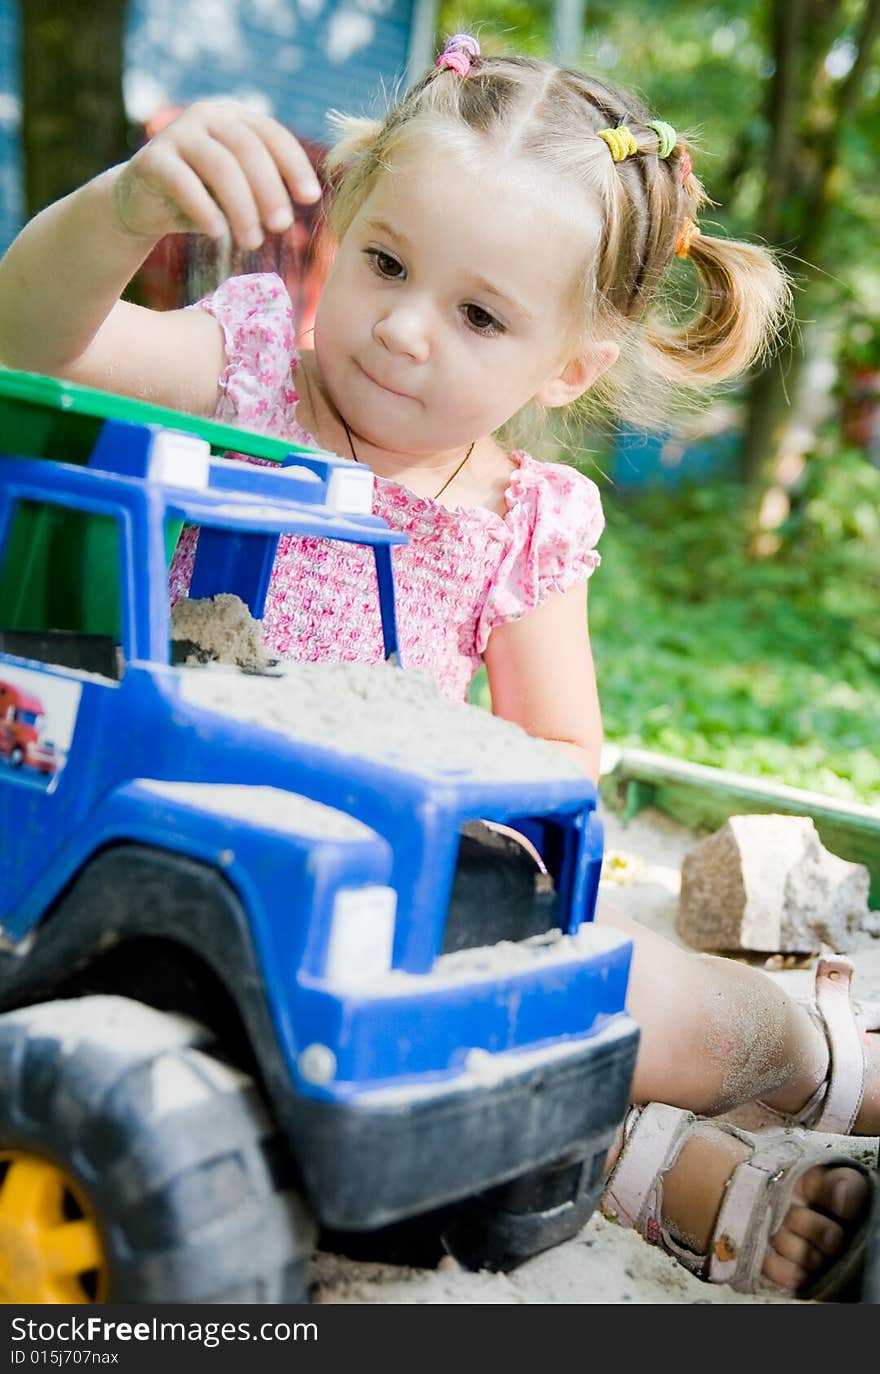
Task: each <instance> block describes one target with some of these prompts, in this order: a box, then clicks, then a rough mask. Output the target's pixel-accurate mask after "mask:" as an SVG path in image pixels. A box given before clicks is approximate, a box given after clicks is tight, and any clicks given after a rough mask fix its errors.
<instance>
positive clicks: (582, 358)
mask: <svg viewBox="0 0 880 1374" xmlns="http://www.w3.org/2000/svg"><path fill="white" fill-rule="evenodd" d="M619 355H620V348H619V347H618V345H617V344H616V343H612V342H611V340H610V339H606V340H603V341H602V342H601V343H596V344H593V346H592V347H591V348H590V351H589V352H588V353H581V354H580V355H579V356H578V357H577V358H570V359H569V361H568V362H567V363H566V364H565V366H564V367H563V369H562V371H561V372H557V373H555V374H554V375H553V376H552V377H548V378H547V380H546V382H544V383H542V385H541V386H540V387H539V388H538V391H537V392H536V393H535V400H536V401H537V402H538V405H541V406H544V407H545V408H546V409H547V410H553V409H555V407H557V406H567V405H570V404H571V402H572V401H576V400H577V398H578V396H583V394H584V392H585V391H589V389H590V387H591V386H592V385H593V383H594V382H595V381H596V380H597V378H599V377H601V376H602V373H603V372H605V371H606V369H607V368H609V367H611V365H612V363H616V362H617V359H618V357H619Z"/></svg>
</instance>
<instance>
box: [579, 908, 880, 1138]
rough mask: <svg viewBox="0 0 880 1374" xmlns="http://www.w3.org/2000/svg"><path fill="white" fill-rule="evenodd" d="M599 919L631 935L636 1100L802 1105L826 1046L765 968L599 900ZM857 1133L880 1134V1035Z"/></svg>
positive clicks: (714, 1109)
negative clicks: (698, 949) (700, 950)
mask: <svg viewBox="0 0 880 1374" xmlns="http://www.w3.org/2000/svg"><path fill="white" fill-rule="evenodd" d="M597 920H599V921H600V922H602V923H603V924H607V925H614V926H616V927H617V928H618V929H619V930H621V931H623V932H624V933H625V934H626V935H628V936H629V937H630V939H631V940H632V942H633V958H632V966H631V971H630V979H629V991H628V995H627V1005H628V1007H629V1010H630V1012H631V1014H632V1016H633V1017H634V1018H635V1020H636V1021H637V1022H638V1023H639V1025H640V1026H641V1029H642V1035H641V1040H640V1043H639V1052H638V1056H637V1059H636V1068H635V1076H634V1081H633V1101H634V1102H666V1103H668V1104H669V1105H670V1106H674V1107H686V1108H688V1109H689V1110H690V1111H693V1112H698V1113H699V1114H701V1115H705V1116H713V1115H716V1114H718V1113H719V1112H725V1111H730V1110H731V1109H732V1108H733V1107H736V1106H740V1105H741V1104H743V1103H745V1102H751V1101H754V1100H755V1099H760V1100H761V1101H764V1102H766V1103H768V1105H769V1106H771V1107H775V1108H776V1109H777V1110H778V1111H783V1112H797V1111H798V1110H799V1109H800V1108H801V1107H802V1106H803V1105H804V1103H805V1102H807V1101H808V1100H809V1098H810V1097H811V1096H812V1094H813V1093H814V1092H815V1090H816V1088H817V1087H818V1086H819V1084H820V1083H821V1082H823V1080H824V1079H825V1076H826V1074H827V1072H828V1045H827V1042H826V1039H825V1036H824V1035H823V1034H822V1032H821V1031H820V1030H819V1028H818V1026H817V1025H816V1023H815V1022H814V1021H813V1019H812V1017H811V1016H810V1014H809V1013H808V1012H807V1010H806V1009H805V1008H804V1007H803V1006H801V1005H800V1003H798V1002H796V1001H794V1000H793V999H792V998H791V997H789V996H788V995H787V994H786V993H785V992H784V991H783V990H782V988H780V987H779V985H778V984H777V983H775V982H774V981H773V980H772V979H771V978H768V977H767V976H766V974H764V973H762V972H761V971H760V970H759V969H752V968H749V967H748V965H746V964H739V963H736V962H735V961H734V960H732V959H724V958H716V957H715V956H712V955H705V954H696V953H692V952H691V951H689V950H685V949H681V948H680V947H679V946H678V945H675V944H673V942H672V941H671V940H666V939H664V938H663V936H662V935H658V934H657V933H656V932H655V931H652V930H649V929H648V928H647V927H646V926H643V925H640V924H639V923H638V922H637V921H633V920H632V919H630V917H628V916H626V915H624V914H623V913H622V912H619V911H616V910H614V909H613V908H611V907H608V906H607V905H604V904H600V907H599V910H598V912H597ZM867 1042H868V1043H867V1054H868V1075H867V1081H866V1086H865V1096H864V1102H863V1106H862V1109H861V1111H860V1113H859V1116H858V1117H857V1119H856V1123H855V1132H856V1133H858V1134H862V1135H876V1134H880V1036H877V1035H870V1036H868V1037H867Z"/></svg>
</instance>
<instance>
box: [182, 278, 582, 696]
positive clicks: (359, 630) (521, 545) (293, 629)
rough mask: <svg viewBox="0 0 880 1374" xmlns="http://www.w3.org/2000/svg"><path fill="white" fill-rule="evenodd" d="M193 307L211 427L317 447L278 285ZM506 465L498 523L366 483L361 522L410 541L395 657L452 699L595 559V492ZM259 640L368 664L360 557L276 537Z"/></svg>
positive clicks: (230, 284) (369, 561)
mask: <svg viewBox="0 0 880 1374" xmlns="http://www.w3.org/2000/svg"><path fill="white" fill-rule="evenodd" d="M193 308H194V309H203V310H207V311H209V312H210V313H211V314H212V315H214V317H215V318H216V319H217V320H219V322H220V324H221V325H222V327H223V331H224V334H225V338H226V356H227V359H228V362H227V366H226V368H225V369H224V371H223V374H222V376H221V377H220V399H219V401H218V404H217V409H216V411H215V418H216V419H218V420H223V421H225V422H226V423H232V424H238V425H240V426H241V427H242V428H246V429H253V430H258V431H260V432H262V433H266V434H273V435H278V436H280V437H284V438H288V439H291V440H292V441H293V442H295V443H297V444H306V445H309V446H311V447H320V445H318V444H317V442H316V440H315V439H314V438H313V437H312V435H310V434H308V433H307V432H306V430H304V429H303V428H302V426H301V425H300V424H298V423H297V419H296V409H297V403H298V401H299V397H298V395H297V391H296V387H295V385H294V382H295V377H296V370H297V368H298V366H299V355H298V352H297V349H296V345H295V343H294V327H293V314H292V308H291V302H290V298H289V296H288V294H287V291H286V289H285V287H284V283H283V282H282V281H281V278H280V277H278V276H276V275H274V274H273V273H257V274H254V275H251V276H242V277H232V278H230V279H229V280H228V281H226V282H224V284H223V285H222V286H221V287H220V288H219V289H218V290H217V291H215V292H214V294H213V295H212V296H209V297H207V298H206V299H205V300H203V301H199V302H198V305H197V306H194V307H193ZM231 456H233V455H231ZM511 458H512V460H513V462H514V463H515V468H514V471H513V475H512V477H511V480H510V484H509V486H508V488H507V492H506V502H507V513H506V514H505V515H504V516H501V515H498V514H496V513H495V512H494V511H491V510H488V509H484V508H482V507H479V508H466V507H458V508H456V509H455V510H450V509H448V508H447V507H446V506H443V505H440V504H439V503H437V502H435V501H433V500H431V499H430V498H426V497H422V496H416V495H415V494H414V493H413V492H411V491H410V490H409V488H408V487H405V486H403V485H402V484H401V483H399V482H392V481H389V480H388V479H387V478H383V477H376V479H375V495H374V501H373V513H374V514H375V515H381V516H382V517H383V518H384V519H385V520H387V522H388V524H389V525H391V526H392V527H393V528H394V529H398V530H403V531H404V532H405V533H406V534H407V535H409V543H408V544H407V545H402V546H400V547H398V548H395V549H394V552H393V561H394V570H395V582H396V590H397V608H398V629H399V636H400V649H401V659H402V661H403V663H404V665H405V666H406V667H407V668H423V669H426V670H427V671H428V672H429V673H431V674H432V675H433V676H434V678H436V680H437V682H438V684H439V686H440V688H441V690H442V691H443V692H444V693H445V694H446V695H447V696H448V697H451V698H452V700H454V701H463V700H465V699H466V697H467V693H468V688H469V686H470V683H471V680H472V678H473V676H474V674H475V672H476V671H477V669H478V668H479V666H480V663H481V660H482V654H483V651H484V650H485V648H486V644H487V642H488V639H489V635H490V634H491V632H492V630H493V629H494V628H495V626H496V625H503V624H504V623H505V622H506V621H510V620H516V619H518V618H519V617H520V616H522V615H525V614H526V613H527V612H528V611H531V610H533V609H534V608H535V607H536V606H538V605H540V603H541V602H542V601H543V600H544V599H545V597H546V596H547V595H548V593H549V592H550V591H552V590H558V591H565V590H566V589H567V588H569V587H571V586H573V585H574V584H575V583H577V582H579V581H581V580H583V579H584V578H586V577H589V575H590V574H591V573H592V572H593V570H594V568H595V567H596V566H597V565H598V562H599V555H598V553H597V552H596V550H595V548H594V545H595V543H596V541H597V539H598V538H599V535H600V534H601V532H602V527H603V523H604V522H603V516H602V507H601V502H600V499H599V492H598V489H597V488H596V485H595V483H594V482H591V481H590V480H589V478H587V477H584V476H583V475H582V474H581V473H579V472H577V471H575V470H574V469H573V468H569V467H566V466H564V465H559V464H555V463H539V462H537V461H536V460H535V459H534V458H531V457H530V456H529V455H528V454H527V453H525V452H521V451H520V452H516V453H513V454H511ZM197 539H198V530H196V529H187V530H184V532H183V535H182V536H181V540H180V543H179V544H178V548H177V551H176V553H175V555H174V558H173V560H172V564H171V571H170V588H171V599H172V603H173V602H175V601H176V600H178V598H179V597H181V596H185V595H186V593H187V588H188V587H189V582H190V578H191V576H192V566H193V558H194V555H195V548H196V541H197ZM263 638H264V640H265V643H266V646H267V648H268V649H269V651H270V652H271V653H273V654H274V655H275V656H276V657H278V658H290V659H298V660H308V661H312V662H318V661H327V660H333V661H337V662H338V661H340V660H343V661H357V662H361V663H378V662H381V659H382V635H381V628H380V618H379V603H378V595H377V589H376V574H375V564H374V561H373V555H372V551H371V550H370V549H367V548H363V547H360V546H358V545H352V544H343V543H337V542H335V541H332V540H325V539H318V538H314V537H311V536H310V537H305V538H303V537H299V536H295V535H282V536H281V539H280V540H279V544H278V555H277V558H276V562H275V568H274V572H273V574H272V580H271V583H270V585H269V592H268V595H267V598H266V607H265V613H264V617H263Z"/></svg>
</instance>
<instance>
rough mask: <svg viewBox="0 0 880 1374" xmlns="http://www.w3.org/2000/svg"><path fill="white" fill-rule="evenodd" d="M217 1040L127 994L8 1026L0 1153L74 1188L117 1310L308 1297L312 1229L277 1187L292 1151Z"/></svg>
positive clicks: (3, 1044)
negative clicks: (51, 1171)
mask: <svg viewBox="0 0 880 1374" xmlns="http://www.w3.org/2000/svg"><path fill="white" fill-rule="evenodd" d="M208 1042H209V1032H208V1031H206V1030H205V1029H204V1028H203V1027H201V1026H199V1025H198V1024H197V1023H196V1022H194V1021H191V1020H189V1019H187V1018H185V1017H183V1016H177V1015H172V1014H169V1013H166V1012H159V1011H156V1010H154V1009H153V1008H152V1007H148V1006H145V1005H144V1004H143V1003H140V1002H135V1001H132V1000H130V999H128V998H124V997H105V996H94V997H81V998H73V999H71V1000H69V1001H57V1002H46V1003H42V1004H40V1005H37V1006H31V1007H26V1008H22V1009H20V1010H17V1011H13V1012H8V1013H6V1014H5V1015H3V1016H0V1150H5V1151H10V1150H12V1151H24V1152H25V1154H26V1155H28V1156H29V1155H30V1154H32V1155H34V1156H39V1157H42V1158H44V1159H48V1160H49V1161H50V1162H52V1163H53V1164H55V1165H56V1166H58V1167H59V1168H60V1169H61V1170H63V1171H64V1173H65V1174H66V1175H68V1176H70V1177H71V1178H72V1179H74V1180H75V1181H76V1184H77V1185H78V1187H79V1189H80V1191H81V1194H82V1195H83V1196H84V1197H85V1199H86V1200H87V1202H88V1204H89V1207H90V1208H91V1210H92V1213H93V1215H94V1218H95V1220H96V1222H97V1226H98V1229H99V1230H100V1234H101V1250H102V1260H103V1262H104V1265H105V1269H106V1287H107V1291H106V1294H105V1297H106V1300H107V1301H110V1302H149V1303H222V1302H234V1303H242V1302H249V1303H303V1302H306V1301H308V1297H307V1266H308V1262H309V1259H310V1257H311V1253H312V1249H313V1246H314V1240H315V1227H314V1225H313V1222H312V1220H311V1218H310V1216H309V1215H308V1213H307V1212H306V1210H305V1208H304V1207H303V1204H302V1203H301V1201H300V1199H299V1197H298V1195H297V1194H296V1193H295V1192H293V1191H291V1190H290V1189H289V1188H288V1187H286V1186H285V1185H284V1184H283V1183H281V1184H279V1182H278V1181H277V1179H276V1177H275V1175H276V1172H277V1170H278V1167H279V1166H280V1167H282V1168H283V1167H284V1165H285V1161H286V1155H285V1153H284V1152H283V1151H282V1150H281V1149H280V1148H279V1145H278V1142H277V1140H274V1139H273V1136H274V1127H273V1125H272V1123H271V1121H270V1119H269V1117H268V1114H267V1112H266V1110H265V1107H264V1106H263V1103H262V1101H261V1099H260V1096H259V1094H258V1092H257V1089H256V1086H255V1084H254V1082H253V1080H252V1079H250V1078H249V1077H248V1076H247V1075H246V1074H243V1073H241V1072H240V1071H239V1070H237V1069H235V1068H233V1067H230V1066H229V1065H228V1064H225V1063H223V1062H222V1061H220V1060H219V1059H217V1058H215V1057H213V1056H212V1055H211V1054H209V1053H207V1052H206V1051H205V1049H204V1048H202V1047H204V1046H206V1045H207V1044H208ZM0 1199H2V1185H0Z"/></svg>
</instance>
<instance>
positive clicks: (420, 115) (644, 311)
mask: <svg viewBox="0 0 880 1374" xmlns="http://www.w3.org/2000/svg"><path fill="white" fill-rule="evenodd" d="M653 117H654V116H653V115H652V114H651V112H650V111H649V110H648V109H647V108H646V107H645V106H644V105H643V103H642V102H641V101H640V100H639V99H638V97H636V96H635V95H633V94H631V93H630V92H627V91H624V90H622V89H620V88H618V87H616V86H614V85H611V84H610V83H608V82H605V81H602V80H600V79H598V78H596V77H593V76H588V75H585V74H584V73H582V72H579V71H574V70H571V69H569V68H564V67H557V66H555V65H553V64H551V63H549V62H543V61H540V60H538V59H534V58H527V57H478V58H476V59H475V60H474V61H473V63H472V65H471V70H470V72H469V74H468V75H467V76H465V77H462V76H460V75H458V73H456V72H455V71H452V70H449V69H439V68H432V69H431V70H430V71H428V72H427V73H426V74H425V75H424V76H423V77H422V78H421V79H420V80H419V81H418V82H417V83H416V84H415V85H414V86H413V87H412V88H411V89H410V90H409V91H407V92H406V94H405V95H404V96H403V97H402V99H400V100H399V101H398V102H397V103H395V104H394V105H392V107H391V108H390V109H389V111H388V113H387V114H386V115H385V118H384V119H383V120H381V121H380V120H374V119H366V118H357V117H351V116H346V115H341V114H339V113H337V112H333V114H332V115H331V119H332V121H333V123H334V125H335V126H336V129H337V131H338V134H339V137H338V139H337V141H336V143H335V144H334V146H333V148H332V149H331V150H330V153H329V154H328V157H327V161H326V169H327V171H328V172H329V174H330V186H331V192H332V194H331V199H330V204H329V209H328V222H329V225H330V229H331V231H332V233H333V235H334V237H335V238H336V240H337V241H341V240H342V238H343V237H344V235H345V233H346V231H347V230H348V228H349V226H350V224H351V222H352V220H353V219H354V217H355V215H356V214H357V212H358V209H359V208H360V206H361V205H362V203H363V201H364V200H365V199H366V197H367V196H368V195H369V193H370V191H371V189H372V187H373V186H374V184H375V182H376V180H377V178H378V177H379V176H380V175H381V173H382V171H383V170H384V169H386V168H387V167H388V166H389V165H391V162H392V160H393V157H394V154H395V152H396V151H398V150H399V148H400V147H401V145H402V144H403V142H404V141H408V140H409V139H410V138H412V137H414V136H419V135H420V134H421V135H422V136H425V135H430V136H433V137H436V136H445V137H449V136H450V135H453V136H454V135H455V134H456V132H458V134H459V135H461V133H463V132H464V133H466V135H468V136H469V138H470V139H476V140H478V141H481V142H482V144H483V145H484V146H485V147H486V148H488V149H490V150H491V151H492V154H493V157H494V158H495V159H497V160H498V162H499V163H500V161H501V159H503V158H521V159H526V160H530V161H534V162H536V163H538V164H540V165H542V166H543V167H545V168H547V169H550V170H551V171H555V172H556V173H557V174H558V175H559V176H560V177H561V178H562V179H563V182H564V184H566V185H568V186H570V187H571V188H572V189H573V190H575V189H576V190H577V191H580V192H585V193H586V195H584V196H582V197H581V200H580V203H582V204H583V214H584V227H585V251H584V261H583V263H582V265H581V266H580V270H579V271H578V273H577V276H576V280H577V287H576V291H575V295H574V309H573V320H572V322H571V325H572V327H573V329H574V333H575V336H576V337H577V338H578V339H579V340H581V341H583V342H586V341H588V340H589V339H610V340H613V341H614V342H616V343H617V344H618V345H619V346H620V350H621V353H620V358H619V360H618V362H617V363H615V364H614V366H613V367H612V368H610V369H609V370H608V372H606V373H605V374H604V375H603V377H601V378H600V379H599V381H598V382H597V383H596V384H595V385H594V387H593V388H591V392H590V401H591V403H592V404H595V403H598V404H599V405H600V406H603V407H604V408H606V409H607V410H609V411H610V412H611V413H612V414H614V415H617V416H618V417H620V418H623V419H626V420H628V421H631V422H634V423H641V424H653V423H658V422H660V421H661V420H662V418H663V417H664V416H665V415H667V414H668V413H669V411H670V409H675V408H676V407H677V405H678V404H679V403H682V402H684V403H687V402H688V401H689V400H690V401H692V400H693V399H694V398H696V397H697V396H698V395H699V394H700V392H702V391H704V390H705V389H706V388H707V387H711V386H713V385H715V384H717V383H719V382H723V381H726V380H728V379H731V378H734V377H737V376H739V375H741V374H742V373H743V372H745V371H746V370H747V369H748V368H749V367H750V366H751V365H752V364H753V363H754V362H755V361H756V360H758V359H760V358H761V357H762V356H763V355H765V354H766V353H767V352H769V350H770V348H771V347H772V345H773V343H774V341H775V339H776V336H777V335H778V333H779V332H780V329H781V327H782V325H783V324H784V322H785V320H786V317H787V313H788V309H789V305H790V299H791V293H790V289H789V286H788V281H787V278H786V276H785V273H784V272H783V271H782V270H781V268H780V266H779V265H778V263H777V261H776V259H775V257H774V255H773V254H772V253H771V252H770V251H769V250H768V249H767V248H765V247H762V246H760V245H757V244H751V243H745V242H741V241H738V240H732V239H725V238H720V237H715V236H713V235H711V234H707V233H705V232H704V231H701V232H699V233H696V234H693V235H692V237H691V242H690V246H689V248H688V253H687V256H688V258H689V260H690V262H691V263H692V264H693V267H694V269H695V271H696V275H697V280H698V284H699V294H698V298H697V300H696V302H695V304H694V305H693V306H692V307H691V308H690V309H689V310H688V311H687V312H686V313H685V314H684V316H683V317H681V315H680V316H679V318H677V319H676V318H675V313H674V312H672V311H671V310H670V308H669V306H668V304H667V305H666V308H664V309H662V310H661V309H657V305H658V302H659V299H660V296H661V294H662V293H661V287H662V286H664V285H665V282H664V279H665V278H666V276H667V269H668V268H669V267H670V265H671V263H672V262H673V261H674V258H675V250H676V246H677V245H679V244H680V241H681V235H682V232H683V231H685V232H686V231H687V226H688V223H689V221H691V220H696V218H697V214H698V212H699V210H700V207H701V206H702V205H704V204H706V203H707V201H708V196H707V195H706V192H705V191H704V189H703V187H702V185H701V184H700V182H699V180H698V179H697V177H696V176H695V175H694V173H693V172H692V171H690V170H689V167H690V157H689V155H688V154H687V153H686V144H685V141H684V139H683V138H682V137H681V136H678V137H677V138H676V142H675V145H674V146H673V147H672V149H671V150H670V151H669V152H668V154H667V156H665V157H662V158H661V157H660V156H659V149H660V146H661V139H660V135H659V134H658V132H657V130H656V129H654V128H651V127H650V126H649V124H650V121H651V120H652V118H653ZM620 125H626V126H627V127H628V128H629V129H630V130H631V132H632V135H633V140H634V147H635V151H634V152H633V153H632V154H631V155H630V156H627V157H625V158H624V159H623V160H621V161H614V159H613V157H612V155H611V152H610V150H609V146H608V144H607V143H606V142H605V141H604V140H603V139H602V138H600V137H599V133H600V131H603V130H606V129H608V128H616V127H618V126H620ZM470 146H472V144H471V145H470ZM630 146H633V145H630ZM587 197H589V199H587ZM578 203H579V202H578V197H577V196H571V197H570V198H569V200H567V202H566V208H567V209H569V210H570V209H571V208H572V207H576V206H577V204H578ZM595 208H598V211H599V217H600V225H601V229H600V236H599V242H598V250H597V249H596V242H595ZM588 225H589V229H588ZM587 244H589V245H590V248H589V249H588V248H587Z"/></svg>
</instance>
